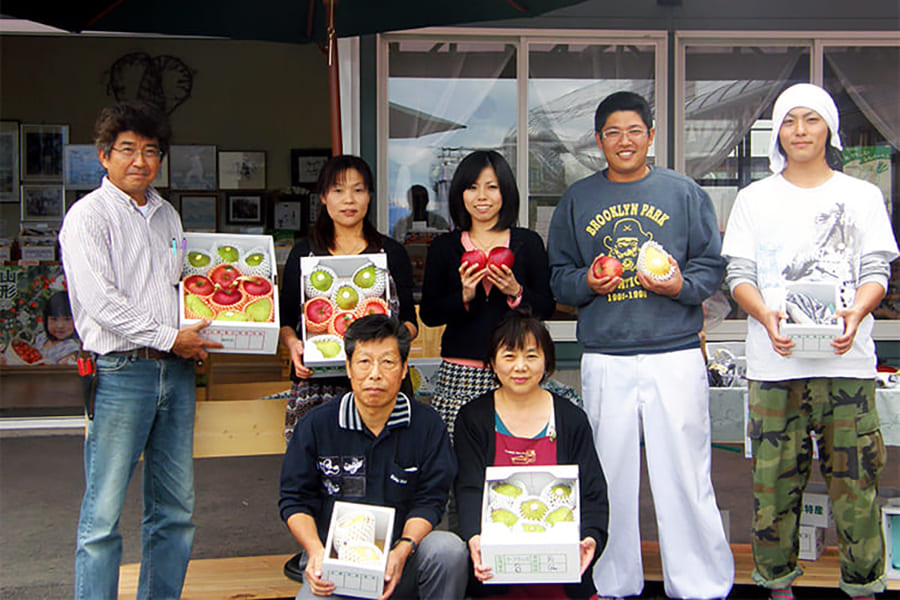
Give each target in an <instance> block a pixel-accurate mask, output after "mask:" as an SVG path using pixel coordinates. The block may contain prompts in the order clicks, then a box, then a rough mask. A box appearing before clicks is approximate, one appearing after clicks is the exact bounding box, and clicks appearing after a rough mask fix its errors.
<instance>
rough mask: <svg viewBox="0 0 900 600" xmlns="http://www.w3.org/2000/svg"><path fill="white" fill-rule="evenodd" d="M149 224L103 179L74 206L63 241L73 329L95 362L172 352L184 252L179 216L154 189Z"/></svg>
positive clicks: (149, 196)
mask: <svg viewBox="0 0 900 600" xmlns="http://www.w3.org/2000/svg"><path fill="white" fill-rule="evenodd" d="M146 198H147V204H146V207H145V208H146V216H144V213H143V212H142V211H141V210H139V209H138V207H137V205H136V204H135V202H134V200H132V199H131V198H130V197H129V196H128V195H127V194H126V193H125V192H123V191H122V190H120V189H119V188H117V187H116V186H115V185H113V184H112V183H111V182H110V181H109V179H107V178H106V177H104V178H103V183H102V184H101V186H100V187H99V188H97V189H96V190H94V191H93V192H91V193H90V194H88V195H87V196H85V197H84V198H82V199H80V200H79V201H78V202H76V203H75V204H74V205H73V206H72V208H71V209H69V212H68V213H67V214H66V218H65V221H64V223H63V227H62V230H61V231H60V233H59V245H60V248H61V249H62V262H63V268H64V270H65V273H66V281H67V284H68V288H69V300H70V302H71V304H72V315H73V316H74V318H75V329H76V330H77V331H78V335H79V337H80V338H81V340H82V342H83V343H84V349H85V350H89V351H92V352H97V353H98V354H106V353H108V352H117V351H123V350H132V349H135V348H141V347H144V346H149V347H151V348H156V349H157V350H163V351H167V350H171V348H172V345H173V344H174V342H175V336H176V335H177V333H178V288H177V286H178V282H179V280H180V278H181V267H182V259H183V256H184V252H183V250H182V229H181V219H180V218H179V216H178V213H177V212H176V211H175V209H174V208H173V207H172V205H171V204H169V203H168V202H167V201H166V200H164V199H163V198H162V197H161V196H160V195H159V194H158V193H156V191H155V190H153V189H152V188H148V189H147V193H146Z"/></svg>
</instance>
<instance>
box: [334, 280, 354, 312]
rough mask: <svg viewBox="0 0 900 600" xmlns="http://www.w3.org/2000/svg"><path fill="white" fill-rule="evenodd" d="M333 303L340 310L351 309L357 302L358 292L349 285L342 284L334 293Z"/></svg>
mask: <svg viewBox="0 0 900 600" xmlns="http://www.w3.org/2000/svg"><path fill="white" fill-rule="evenodd" d="M334 303H335V304H337V305H338V307H339V308H340V309H341V310H353V309H354V308H356V305H357V304H359V294H358V293H357V292H356V290H355V289H353V288H352V287H350V286H349V285H342V286H341V287H339V288H338V290H337V292H335V294H334Z"/></svg>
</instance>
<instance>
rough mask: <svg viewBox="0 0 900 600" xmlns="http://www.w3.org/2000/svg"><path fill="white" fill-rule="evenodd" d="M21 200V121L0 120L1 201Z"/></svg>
mask: <svg viewBox="0 0 900 600" xmlns="http://www.w3.org/2000/svg"><path fill="white" fill-rule="evenodd" d="M18 201H19V122H18V121H0V202H18Z"/></svg>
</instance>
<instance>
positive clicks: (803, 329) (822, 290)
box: [781, 282, 844, 358]
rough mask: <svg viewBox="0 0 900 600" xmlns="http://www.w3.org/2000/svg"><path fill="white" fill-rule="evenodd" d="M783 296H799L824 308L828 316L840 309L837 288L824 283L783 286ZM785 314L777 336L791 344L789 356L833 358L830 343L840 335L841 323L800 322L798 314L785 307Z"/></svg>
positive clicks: (837, 321) (799, 312)
mask: <svg viewBox="0 0 900 600" xmlns="http://www.w3.org/2000/svg"><path fill="white" fill-rule="evenodd" d="M787 292H788V294H790V293H791V292H794V293H795V294H800V295H803V296H805V297H806V298H808V299H809V300H810V301H811V302H814V303H818V304H819V305H820V306H822V307H827V309H828V310H829V311H830V312H835V311H837V310H840V309H841V308H842V305H841V302H840V292H839V287H838V285H837V284H834V283H828V282H799V283H789V284H787ZM785 312H786V313H787V315H788V320H787V322H785V323H782V324H781V333H782V335H785V336H787V337H790V338H791V340H793V342H794V348H793V349H792V350H791V356H796V357H799V358H831V357H833V356H834V348H833V347H832V346H831V341H832V340H833V339H834V338H835V337H837V336H839V335H841V333H843V331H844V320H843V319H834V320H833V321H832V322H831V323H827V324H816V323H811V322H803V321H804V320H805V319H806V318H809V317H808V315H807V316H806V317H804V315H803V314H802V311H800V310H798V309H797V308H796V307H792V306H791V305H787V307H786V309H785Z"/></svg>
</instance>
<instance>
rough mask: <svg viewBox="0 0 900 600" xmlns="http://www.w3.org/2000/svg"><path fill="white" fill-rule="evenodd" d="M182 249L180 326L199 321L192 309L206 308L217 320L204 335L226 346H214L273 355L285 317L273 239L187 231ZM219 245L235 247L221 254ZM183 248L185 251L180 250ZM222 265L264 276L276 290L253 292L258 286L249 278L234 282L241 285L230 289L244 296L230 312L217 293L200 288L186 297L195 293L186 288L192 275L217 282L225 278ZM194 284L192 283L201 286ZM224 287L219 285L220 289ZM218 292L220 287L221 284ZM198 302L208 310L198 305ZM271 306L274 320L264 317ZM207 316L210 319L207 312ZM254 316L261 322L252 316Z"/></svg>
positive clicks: (243, 273) (245, 272)
mask: <svg viewBox="0 0 900 600" xmlns="http://www.w3.org/2000/svg"><path fill="white" fill-rule="evenodd" d="M183 247H184V250H185V252H184V268H183V271H182V278H181V283H179V285H178V291H179V307H178V308H179V327H185V326H188V325H191V324H193V323H197V322H198V320H199V319H198V318H197V317H198V314H197V313H196V312H193V311H192V309H191V307H194V308H196V309H197V310H202V311H204V312H206V310H210V311H212V313H213V316H212V323H211V324H210V325H209V327H207V328H206V329H204V330H203V333H202V335H203V337H205V338H206V339H209V340H214V341H217V342H220V343H221V344H222V346H224V347H223V348H222V349H220V350H219V349H216V350H212V352H225V353H231V354H274V353H275V351H276V350H277V348H278V334H279V329H280V328H281V324H280V323H281V319H280V318H279V310H278V308H279V307H278V282H277V277H278V275H277V270H276V263H275V249H274V247H273V244H272V237H271V236H268V235H244V234H232V233H227V234H226V233H185V234H184V243H183ZM220 248H232V249H233V251H232V250H222V252H223V255H219V253H218V250H219V249H220ZM179 250H181V249H180V248H179ZM235 255H236V258H235ZM207 259H208V260H207ZM247 259H249V262H248V260H247ZM223 264H225V265H232V266H233V267H235V268H236V270H237V272H239V273H240V275H241V277H260V278H265V279H266V280H267V281H268V282H269V283H270V284H271V290H270V291H269V292H268V293H263V294H260V295H254V293H253V292H256V291H257V290H249V288H247V287H246V285H247V284H248V283H250V282H249V281H246V280H244V279H236V280H234V281H235V282H236V283H233V284H231V285H229V289H232V290H236V291H237V293H240V294H241V298H240V300H239V302H237V303H236V304H234V310H228V307H224V306H223V305H221V304H218V303H216V302H215V301H214V300H215V298H216V296H215V293H212V294H201V293H199V292H198V293H196V294H192V296H193V297H192V298H191V299H190V300H188V299H187V296H188V293H190V291H189V290H188V289H186V286H185V282H186V281H187V280H188V278H190V277H191V276H193V275H202V276H204V277H207V276H210V277H207V278H208V279H209V283H212V284H213V286H215V285H216V284H215V283H214V282H213V281H212V279H216V280H217V281H225V280H224V279H221V278H219V277H218V275H217V274H215V273H214V272H215V271H216V269H217V267H219V268H220V269H219V270H221V267H220V265H223ZM232 278H233V275H229V276H228V277H227V279H229V280H230V279H232ZM192 283H193V282H191V284H189V285H188V287H189V288H190V289H194V290H196V288H194V287H193V286H192ZM202 285H206V284H202ZM258 286H261V287H265V284H264V283H258ZM221 287H222V286H221V285H220V286H219V288H221ZM248 290H249V291H248ZM215 291H218V288H217V289H216V290H215ZM260 291H261V290H260ZM198 299H199V300H198ZM266 299H268V300H269V303H268V304H267V303H266V302H264V300H266ZM198 302H199V303H202V304H203V305H204V306H205V307H206V308H205V309H204V308H202V307H201V306H199V305H198ZM186 304H187V305H186ZM267 306H268V307H269V309H270V312H269V315H268V319H269V320H267V321H262V320H261V319H263V318H265V317H262V316H261V315H262V313H263V312H265V308H266V307H267ZM206 314H207V318H209V317H208V313H206ZM254 318H257V319H259V320H253V319H254ZM233 319H249V320H233Z"/></svg>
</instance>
